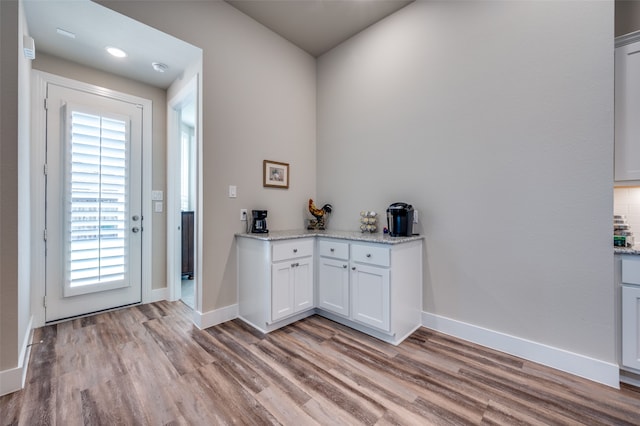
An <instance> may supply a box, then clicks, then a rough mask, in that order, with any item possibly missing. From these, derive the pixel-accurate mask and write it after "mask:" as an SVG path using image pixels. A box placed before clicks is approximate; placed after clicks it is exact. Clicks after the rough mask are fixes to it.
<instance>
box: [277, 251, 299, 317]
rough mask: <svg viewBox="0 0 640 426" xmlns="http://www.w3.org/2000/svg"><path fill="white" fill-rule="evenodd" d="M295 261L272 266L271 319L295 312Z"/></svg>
mask: <svg viewBox="0 0 640 426" xmlns="http://www.w3.org/2000/svg"><path fill="white" fill-rule="evenodd" d="M294 264H295V262H293V261H288V260H286V261H284V262H278V263H274V264H272V266H271V321H277V320H279V319H281V318H284V317H287V316H289V315H291V314H293V310H294V306H293V304H294V298H293V268H294Z"/></svg>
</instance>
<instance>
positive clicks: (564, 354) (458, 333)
mask: <svg viewBox="0 0 640 426" xmlns="http://www.w3.org/2000/svg"><path fill="white" fill-rule="evenodd" d="M422 325H424V326H425V327H427V328H430V329H432V330H435V331H439V332H441V333H444V334H449V335H451V336H454V337H458V338H460V339H463V340H467V341H469V342H473V343H477V344H479V345H482V346H486V347H488V348H491V349H495V350H498V351H501V352H505V353H508V354H511V355H515V356H517V357H520V358H524V359H526V360H529V361H533V362H536V363H538V364H542V365H546V366H548V367H551V368H555V369H557V370H561V371H565V372H567V373H571V374H574V375H576V376H580V377H583V378H585V379H589V380H592V381H594V382H598V383H602V384H605V385H608V386H611V387H613V388H616V389H617V388H619V387H620V371H619V366H618V365H617V364H612V363H609V362H605V361H601V360H598V359H594V358H590V357H587V356H584V355H580V354H577V353H573V352H569V351H566V350H564V349H559V348H555V347H552V346H547V345H544V344H542V343H537V342H533V341H530V340H526V339H522V338H520V337H515V336H510V335H508V334H504V333H501V332H498V331H494V330H489V329H486V328H482V327H478V326H476V325H472V324H468V323H464V322H461V321H457V320H453V319H451V318H446V317H442V316H440V315H435V314H431V313H428V312H422Z"/></svg>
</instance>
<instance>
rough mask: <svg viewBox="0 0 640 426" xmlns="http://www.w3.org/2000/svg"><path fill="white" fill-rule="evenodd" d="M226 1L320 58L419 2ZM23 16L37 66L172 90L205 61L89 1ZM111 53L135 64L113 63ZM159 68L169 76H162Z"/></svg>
mask: <svg viewBox="0 0 640 426" xmlns="http://www.w3.org/2000/svg"><path fill="white" fill-rule="evenodd" d="M0 1H2V0H0ZM122 1H133V0H122ZM154 1H166V0H154ZM208 1H221V0H208ZM224 1H226V2H227V3H228V4H230V5H231V6H233V7H235V8H236V9H238V10H240V11H242V12H243V13H245V14H247V15H249V16H250V17H252V18H253V19H255V20H256V21H258V22H260V23H262V24H263V25H265V26H266V27H268V28H270V29H271V30H272V31H274V32H276V33H278V34H280V35H281V36H282V37H284V38H285V39H287V40H289V41H291V42H292V43H294V44H295V45H297V46H299V47H300V48H302V49H303V50H305V51H307V52H309V53H310V54H311V55H313V56H316V57H317V56H319V55H321V54H323V53H325V52H326V51H328V50H330V49H332V48H333V47H335V46H336V45H338V44H340V43H342V42H343V41H345V40H346V39H348V38H349V37H352V36H353V35H355V34H357V33H358V32H360V31H362V30H363V29H365V28H367V27H368V26H370V25H372V24H374V23H376V22H377V21H379V20H381V19H383V18H384V17H386V16H388V15H390V14H392V13H394V12H395V11H397V10H399V9H401V8H402V7H404V6H406V5H407V4H409V3H411V2H413V1H414V0H224ZM187 5H188V3H185V7H188V6H187ZM24 8H25V15H26V19H27V25H28V27H29V33H30V35H31V37H33V39H34V40H35V46H36V58H37V55H38V53H47V54H50V55H52V56H56V57H60V58H63V59H66V60H69V61H72V62H76V63H79V64H82V65H86V66H89V67H92V68H96V69H100V70H103V71H106V72H109V73H112V74H116V75H121V76H124V77H126V78H130V79H133V80H137V81H142V82H145V83H147V84H150V85H152V86H156V87H160V88H165V89H166V88H168V87H169V86H170V85H171V83H173V82H174V81H175V80H176V79H177V78H178V77H179V76H180V75H181V73H182V72H183V70H185V69H186V68H187V67H188V66H190V65H192V64H193V63H194V62H195V61H197V60H199V59H200V58H201V55H202V50H201V49H200V48H198V47H195V46H193V45H191V44H189V43H186V42H184V41H182V40H179V39H177V38H175V37H173V36H170V35H168V34H166V33H163V32H161V31H158V30H156V29H154V28H152V27H149V26H147V25H145V24H142V23H141V22H138V21H136V20H133V19H131V18H129V17H127V16H125V15H122V14H120V13H118V12H115V11H113V10H111V9H108V8H106V7H104V6H102V5H100V4H98V3H94V2H93V1H90V0H47V1H43V0H25V1H24ZM58 29H61V30H64V31H66V32H68V33H72V34H73V35H75V38H70V37H68V36H66V35H62V34H60V32H59V31H58ZM106 46H115V47H119V48H121V49H123V50H124V51H125V52H127V53H128V57H127V58H125V59H117V58H114V57H112V56H110V55H109V54H107V52H106V51H105V49H104V48H105V47H106ZM152 62H161V63H163V64H166V65H167V66H168V69H167V70H166V72H164V73H159V72H156V71H154V70H153V67H152V65H151V64H152Z"/></svg>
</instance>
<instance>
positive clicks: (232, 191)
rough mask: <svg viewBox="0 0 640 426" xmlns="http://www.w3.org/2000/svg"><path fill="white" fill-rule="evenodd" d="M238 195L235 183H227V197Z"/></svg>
mask: <svg viewBox="0 0 640 426" xmlns="http://www.w3.org/2000/svg"><path fill="white" fill-rule="evenodd" d="M237 196H238V188H236V186H235V185H229V198H236V197H237Z"/></svg>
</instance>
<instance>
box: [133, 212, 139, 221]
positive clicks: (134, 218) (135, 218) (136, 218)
mask: <svg viewBox="0 0 640 426" xmlns="http://www.w3.org/2000/svg"><path fill="white" fill-rule="evenodd" d="M131 219H132V220H133V221H138V220H140V216H138V215H137V214H135V215H133V217H132V218H131Z"/></svg>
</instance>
